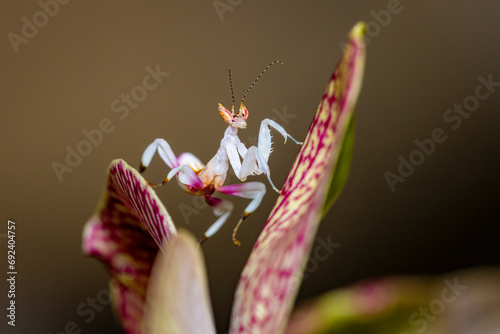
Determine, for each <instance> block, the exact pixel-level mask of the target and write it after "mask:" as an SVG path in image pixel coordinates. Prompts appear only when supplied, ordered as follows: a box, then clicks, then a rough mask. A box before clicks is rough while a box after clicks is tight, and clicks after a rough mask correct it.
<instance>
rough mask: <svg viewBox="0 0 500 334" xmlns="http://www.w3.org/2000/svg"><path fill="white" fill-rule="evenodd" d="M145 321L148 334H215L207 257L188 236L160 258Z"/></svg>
mask: <svg viewBox="0 0 500 334" xmlns="http://www.w3.org/2000/svg"><path fill="white" fill-rule="evenodd" d="M145 319H146V321H145V327H146V330H145V331H144V332H145V333H151V334H200V333H203V334H210V333H214V334H215V328H214V324H213V323H214V322H213V315H212V310H211V306H210V297H209V295H208V284H207V275H206V272H205V263H204V261H203V255H202V253H201V250H200V245H199V244H198V242H197V241H196V239H195V238H194V237H193V236H192V235H191V234H189V233H188V232H185V231H180V232H179V235H178V236H177V237H176V238H174V240H173V241H172V243H171V244H170V245H169V246H168V250H167V252H166V254H165V255H164V254H162V253H160V254H158V257H157V258H156V262H155V266H154V269H153V274H152V277H151V283H150V286H149V289H148V294H147V306H146V316H145Z"/></svg>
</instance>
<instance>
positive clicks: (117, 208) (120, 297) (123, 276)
mask: <svg viewBox="0 0 500 334" xmlns="http://www.w3.org/2000/svg"><path fill="white" fill-rule="evenodd" d="M176 233H177V232H176V229H175V226H174V224H173V222H172V219H171V218H170V216H169V214H168V213H167V211H166V209H165V207H164V206H163V204H162V203H161V201H160V200H159V199H158V197H157V196H156V193H155V192H154V191H153V190H152V188H151V187H150V186H149V184H148V182H147V181H146V180H145V179H144V178H143V177H142V176H141V175H140V174H139V173H138V172H137V171H136V170H135V169H133V168H132V167H130V166H129V165H128V164H127V163H126V162H124V161H123V160H114V161H113V162H112V163H111V165H110V166H109V170H108V178H107V184H106V189H105V191H104V194H103V196H102V199H101V202H100V204H99V207H98V209H97V212H96V214H95V215H94V216H93V217H92V218H91V219H90V220H89V221H88V222H87V224H86V225H85V229H84V233H83V252H84V253H85V254H87V255H90V256H93V257H96V258H98V259H100V260H101V261H103V262H104V264H105V265H106V266H107V267H108V268H109V270H110V273H111V275H112V277H113V279H112V281H111V284H110V289H111V294H112V295H113V297H114V298H113V305H114V307H115V310H116V312H117V313H118V315H119V316H120V318H121V320H122V327H123V328H124V330H125V331H126V333H140V332H141V331H140V328H141V322H142V313H143V309H142V308H143V304H144V299H145V294H146V287H147V284H148V280H149V275H150V272H151V268H152V265H153V262H154V259H155V256H156V254H157V253H158V251H159V245H164V246H165V245H166V244H167V243H168V241H169V240H170V239H171V238H172V237H173V236H174V235H175V234H176Z"/></svg>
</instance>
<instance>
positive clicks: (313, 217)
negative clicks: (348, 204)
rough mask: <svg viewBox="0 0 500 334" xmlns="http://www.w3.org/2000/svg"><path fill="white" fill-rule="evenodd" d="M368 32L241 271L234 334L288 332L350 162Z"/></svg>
mask: <svg viewBox="0 0 500 334" xmlns="http://www.w3.org/2000/svg"><path fill="white" fill-rule="evenodd" d="M364 29H365V25H364V23H358V24H357V25H356V26H355V27H354V28H353V29H352V31H351V33H350V36H349V43H348V45H347V47H346V49H345V50H344V54H343V57H342V59H341V61H340V62H339V63H338V65H337V68H336V69H335V72H334V73H333V75H332V77H331V79H330V82H329V83H328V85H327V87H326V91H325V94H324V96H323V99H322V101H321V103H320V105H319V108H318V111H317V113H316V115H315V117H314V119H313V122H312V124H311V126H310V128H309V132H308V134H307V137H306V139H305V142H304V145H303V146H302V148H301V150H300V152H299V154H298V156H297V159H296V160H295V163H294V165H293V167H292V169H291V171H290V173H289V175H288V177H287V179H286V181H285V185H284V187H283V189H282V191H281V195H280V196H279V198H278V201H277V203H276V205H275V207H274V209H273V210H272V212H271V214H270V216H269V219H268V221H267V223H266V225H265V227H264V229H263V231H262V233H261V234H260V236H259V238H258V240H257V242H256V244H255V246H254V249H253V251H252V254H251V255H250V258H249V260H248V262H247V264H246V266H245V268H244V270H243V274H242V276H241V279H240V281H239V284H238V287H237V290H236V296H235V302H234V306H233V312H232V322H231V328H230V333H232V334H235V333H273V334H276V333H282V332H283V331H284V329H285V325H286V322H287V320H288V317H289V314H290V311H291V308H292V305H293V302H294V300H295V297H296V295H297V291H298V288H299V284H300V281H301V278H302V274H303V269H304V266H305V261H306V260H307V256H308V254H309V252H310V249H311V245H312V241H313V239H314V236H315V234H316V230H317V226H318V223H319V220H320V219H321V216H322V214H323V208H325V206H329V205H330V202H333V200H334V199H335V198H336V196H337V194H338V192H339V191H340V189H341V188H342V184H343V182H344V180H342V179H340V180H336V178H335V177H334V175H335V173H336V172H339V170H341V169H343V171H342V174H343V175H344V178H345V175H346V173H345V166H346V164H345V162H343V163H340V164H339V161H338V158H339V156H341V157H342V158H344V159H349V158H350V154H341V152H342V151H344V149H346V146H345V142H346V135H347V134H348V133H351V135H352V128H351V130H349V128H350V127H351V126H352V116H353V111H354V105H355V102H356V99H357V97H358V94H359V90H360V87H361V80H362V76H363V69H364V58H365V47H364V43H363V34H364ZM347 139H348V140H350V139H352V137H347ZM347 150H349V146H347ZM339 166H341V167H339ZM342 166H344V167H342ZM332 181H334V182H333V187H331V186H330V185H331V184H332ZM330 189H332V190H331V191H332V192H333V193H330ZM327 198H328V200H327Z"/></svg>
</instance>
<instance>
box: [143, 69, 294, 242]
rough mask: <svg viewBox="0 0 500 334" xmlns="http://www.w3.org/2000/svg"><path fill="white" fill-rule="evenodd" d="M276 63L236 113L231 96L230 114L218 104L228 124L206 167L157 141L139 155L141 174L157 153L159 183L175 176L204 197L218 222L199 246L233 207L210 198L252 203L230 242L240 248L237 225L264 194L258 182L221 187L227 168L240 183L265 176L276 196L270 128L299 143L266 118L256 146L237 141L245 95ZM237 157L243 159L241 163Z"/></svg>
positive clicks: (242, 126)
mask: <svg viewBox="0 0 500 334" xmlns="http://www.w3.org/2000/svg"><path fill="white" fill-rule="evenodd" d="M277 62H279V63H281V64H282V62H280V61H273V62H272V63H271V64H269V66H267V67H266V68H265V69H264V70H263V71H262V73H261V74H260V75H259V76H258V77H257V79H256V80H255V81H254V82H253V83H252V85H251V86H250V88H248V90H247V92H246V93H245V95H244V96H243V98H242V100H241V104H240V108H239V112H238V113H235V112H234V94H233V105H232V109H231V112H230V111H229V110H227V109H226V108H224V107H223V106H222V104H220V103H219V114H220V116H221V117H222V118H223V119H224V121H225V122H226V123H227V124H228V127H227V129H226V131H225V132H224V138H222V140H221V142H220V147H219V149H218V150H217V153H216V154H215V155H214V157H213V158H212V159H211V160H210V161H209V162H208V163H207V164H206V165H203V163H202V162H201V161H200V160H199V159H198V158H197V157H196V156H194V155H193V154H192V153H189V152H185V153H182V154H180V155H179V156H177V157H176V156H175V154H174V152H173V151H172V149H171V148H170V145H169V144H168V143H167V142H166V141H165V140H164V139H161V138H158V139H156V140H155V141H154V142H152V143H151V144H150V145H149V146H148V147H147V148H146V150H145V151H144V153H143V155H142V159H141V166H140V171H141V172H143V171H144V170H145V169H146V168H147V167H148V166H149V163H150V162H151V160H152V158H153V156H154V154H155V153H156V152H158V154H159V156H160V157H161V158H162V159H163V161H164V162H165V163H166V164H167V165H168V167H170V168H171V171H170V172H169V173H168V175H167V177H166V178H165V180H164V181H163V184H165V183H167V182H168V181H169V180H170V179H172V177H174V176H175V175H177V177H178V181H179V184H180V185H181V187H182V188H183V189H184V190H186V191H187V192H189V193H191V194H193V195H203V196H205V201H206V203H207V204H208V205H209V206H211V207H212V209H213V212H214V214H215V216H216V217H218V219H217V220H216V221H215V222H214V223H213V224H212V225H211V226H210V227H209V228H208V230H207V231H206V232H205V234H204V236H203V238H202V239H201V240H200V243H201V242H203V241H205V240H206V239H208V238H210V237H211V236H212V235H214V234H215V233H216V232H217V231H218V230H219V228H220V227H221V226H222V225H223V224H224V223H225V222H226V220H227V219H228V218H229V215H230V214H231V211H232V210H233V204H232V203H231V202H230V201H227V200H223V199H220V198H218V197H214V196H212V195H213V193H214V192H215V191H218V192H220V193H222V194H229V195H234V196H239V197H243V198H249V199H251V200H252V201H251V202H250V203H249V204H248V206H247V207H246V208H245V210H244V212H243V214H242V215H241V218H240V220H239V222H238V224H237V225H236V228H235V229H234V232H233V241H234V243H235V244H237V245H240V242H239V241H238V240H237V239H236V233H237V231H238V228H239V226H240V224H241V222H242V221H243V220H244V219H245V218H247V217H248V216H249V215H250V214H251V213H252V212H253V211H255V210H256V209H257V207H258V206H259V205H260V203H261V201H262V198H263V197H264V194H265V193H266V187H265V185H264V184H263V183H262V182H247V183H241V184H233V185H227V186H224V181H225V180H226V176H227V172H228V169H229V165H231V167H232V168H233V170H234V173H235V174H236V176H237V177H238V179H240V180H241V181H245V180H246V179H247V176H249V175H259V174H265V175H267V178H268V180H269V183H270V184H271V186H272V187H273V189H274V190H275V191H276V192H278V193H279V190H278V189H277V188H276V187H275V186H274V184H273V182H272V181H271V172H270V170H269V165H268V160H269V156H270V154H271V152H272V150H271V145H272V141H271V132H270V128H273V129H275V130H276V131H278V132H279V133H280V134H281V135H282V136H283V137H284V138H285V143H286V140H287V138H290V139H292V140H293V141H294V142H295V143H297V144H299V145H300V144H302V143H300V142H298V141H297V140H295V139H294V138H293V137H292V136H290V135H289V134H288V133H287V132H286V131H285V129H284V128H283V127H282V126H281V125H279V124H278V123H276V122H275V121H273V120H271V119H267V118H266V119H264V120H263V121H262V122H261V125H260V131H259V139H258V144H257V146H251V147H249V148H247V147H246V146H245V144H243V143H242V142H241V141H240V139H239V138H238V129H245V128H246V127H247V123H246V120H247V118H248V110H247V108H246V107H245V106H244V105H243V101H244V99H245V97H246V95H247V94H248V92H249V91H250V89H251V88H252V87H253V85H254V84H255V83H256V82H257V80H258V79H259V78H260V77H261V76H262V74H264V72H265V71H266V70H267V69H268V68H269V67H271V65H273V64H275V63H277ZM229 80H230V81H231V72H229ZM231 91H232V84H231ZM240 158H241V159H243V160H242V161H241V160H240Z"/></svg>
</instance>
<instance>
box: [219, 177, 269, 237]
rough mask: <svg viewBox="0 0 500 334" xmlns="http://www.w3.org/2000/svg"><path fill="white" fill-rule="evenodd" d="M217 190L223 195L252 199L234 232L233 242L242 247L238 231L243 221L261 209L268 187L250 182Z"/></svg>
mask: <svg viewBox="0 0 500 334" xmlns="http://www.w3.org/2000/svg"><path fill="white" fill-rule="evenodd" d="M217 190H218V191H219V192H220V193H223V194H228V195H233V196H238V197H243V198H250V199H252V201H251V202H250V203H249V204H248V206H247V207H246V208H245V210H244V211H243V214H242V215H241V217H240V220H239V221H238V224H237V225H236V227H235V229H234V231H233V242H234V243H235V244H236V245H238V246H240V245H241V243H240V242H239V241H238V239H237V238H236V234H237V233H238V229H239V228H240V225H241V223H242V222H243V220H245V219H246V218H248V216H250V214H251V213H252V212H254V211H255V210H256V209H257V208H258V207H259V205H260V203H261V202H262V198H263V197H264V195H265V194H266V186H265V185H264V183H262V182H248V183H240V184H233V185H229V186H225V187H222V188H220V189H217Z"/></svg>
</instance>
